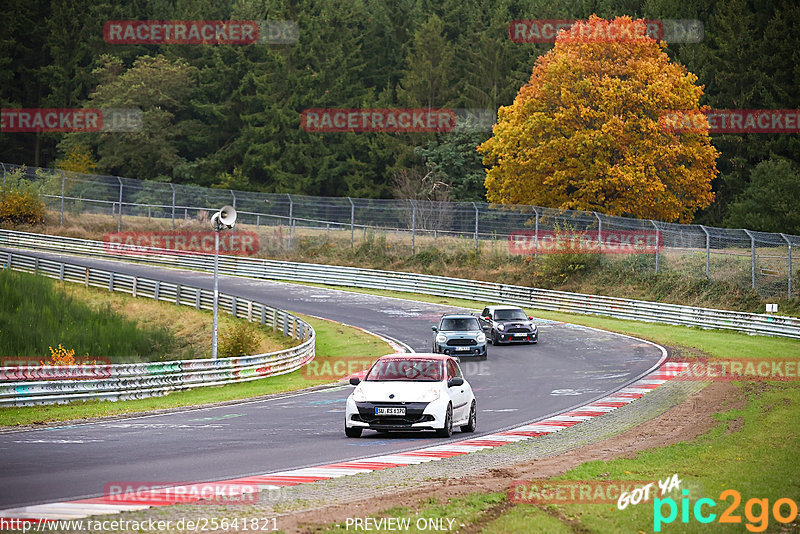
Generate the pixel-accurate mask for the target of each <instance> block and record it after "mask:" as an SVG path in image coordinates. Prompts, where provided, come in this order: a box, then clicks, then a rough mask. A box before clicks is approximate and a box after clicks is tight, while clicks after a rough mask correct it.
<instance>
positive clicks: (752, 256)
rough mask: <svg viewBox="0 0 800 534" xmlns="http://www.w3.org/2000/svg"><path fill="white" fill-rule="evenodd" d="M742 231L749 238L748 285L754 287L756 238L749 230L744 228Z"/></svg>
mask: <svg viewBox="0 0 800 534" xmlns="http://www.w3.org/2000/svg"><path fill="white" fill-rule="evenodd" d="M744 233H746V234H747V237H749V238H750V285H751V286H752V288H753V289H755V288H756V239H755V238H754V237H753V234H751V233H750V230H745V231H744Z"/></svg>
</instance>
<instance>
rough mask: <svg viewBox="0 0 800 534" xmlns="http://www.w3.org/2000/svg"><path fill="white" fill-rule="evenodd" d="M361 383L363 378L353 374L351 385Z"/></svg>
mask: <svg viewBox="0 0 800 534" xmlns="http://www.w3.org/2000/svg"><path fill="white" fill-rule="evenodd" d="M360 383H361V379H360V378H358V377H357V376H351V377H350V385H351V386H357V385H359V384H360Z"/></svg>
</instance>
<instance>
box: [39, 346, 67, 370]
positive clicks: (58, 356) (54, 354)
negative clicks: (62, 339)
mask: <svg viewBox="0 0 800 534" xmlns="http://www.w3.org/2000/svg"><path fill="white" fill-rule="evenodd" d="M47 348H48V349H50V361H48V362H40V363H41V364H42V365H75V350H74V349H73V350H67V349H66V348H64V347H63V346H61V343H59V344H58V348H57V349H55V350H53V347H47Z"/></svg>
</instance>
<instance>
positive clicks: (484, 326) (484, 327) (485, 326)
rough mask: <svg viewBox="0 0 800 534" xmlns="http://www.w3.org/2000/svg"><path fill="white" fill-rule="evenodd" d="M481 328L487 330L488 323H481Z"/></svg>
mask: <svg viewBox="0 0 800 534" xmlns="http://www.w3.org/2000/svg"><path fill="white" fill-rule="evenodd" d="M481 328H482V329H484V330H489V329H490V328H491V327H490V326H489V325H488V324H485V325H482V326H481Z"/></svg>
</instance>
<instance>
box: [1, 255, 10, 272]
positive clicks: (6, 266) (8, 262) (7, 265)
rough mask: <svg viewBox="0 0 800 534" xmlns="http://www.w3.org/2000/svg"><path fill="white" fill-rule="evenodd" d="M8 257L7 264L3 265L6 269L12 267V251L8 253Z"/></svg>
mask: <svg viewBox="0 0 800 534" xmlns="http://www.w3.org/2000/svg"><path fill="white" fill-rule="evenodd" d="M7 257H8V258H7V261H6V264H5V265H4V266H3V268H4V269H10V268H11V253H10V252H9V253H8V254H7Z"/></svg>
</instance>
